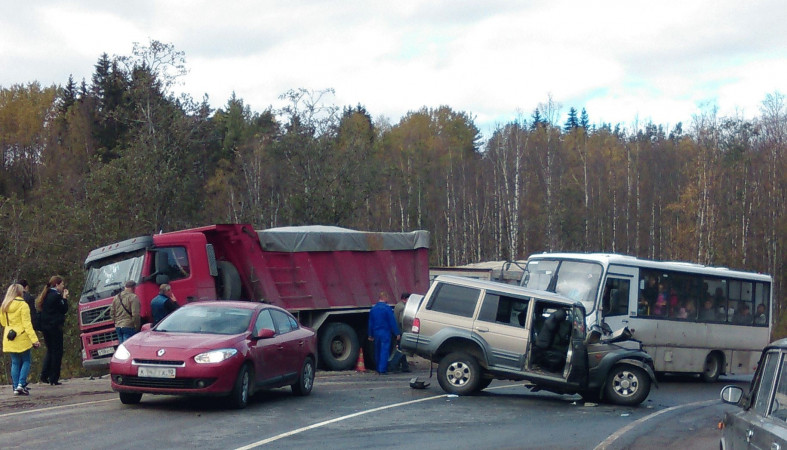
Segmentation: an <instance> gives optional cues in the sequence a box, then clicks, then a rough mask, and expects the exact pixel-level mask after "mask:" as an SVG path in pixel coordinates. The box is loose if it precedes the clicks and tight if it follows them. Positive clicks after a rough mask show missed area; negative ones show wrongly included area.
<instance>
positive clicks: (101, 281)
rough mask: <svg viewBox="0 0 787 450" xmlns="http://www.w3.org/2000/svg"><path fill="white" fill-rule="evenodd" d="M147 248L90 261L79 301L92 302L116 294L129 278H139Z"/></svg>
mask: <svg viewBox="0 0 787 450" xmlns="http://www.w3.org/2000/svg"><path fill="white" fill-rule="evenodd" d="M144 257H145V250H138V251H136V252H132V253H121V254H119V255H115V256H112V257H110V258H106V259H100V260H96V261H93V262H91V263H90V266H89V267H88V269H87V276H86V277H85V287H84V290H83V291H82V296H81V298H80V299H79V303H90V302H93V301H96V300H100V299H102V298H107V297H111V296H113V295H115V294H116V293H117V292H120V290H121V289H122V288H123V283H125V282H126V281H128V280H139V278H140V276H141V274H142V261H143V258H144Z"/></svg>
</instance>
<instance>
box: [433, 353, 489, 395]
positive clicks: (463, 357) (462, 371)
mask: <svg viewBox="0 0 787 450" xmlns="http://www.w3.org/2000/svg"><path fill="white" fill-rule="evenodd" d="M437 381H439V382H440V387H441V388H443V390H444V391H445V392H448V393H449V394H457V395H470V394H472V393H473V392H475V391H477V390H478V386H479V383H480V382H481V368H480V367H479V366H478V362H477V361H476V360H475V358H473V357H472V356H470V355H468V354H467V353H462V352H455V353H451V354H449V355H447V356H445V357H443V359H441V360H440V364H439V365H438V367H437Z"/></svg>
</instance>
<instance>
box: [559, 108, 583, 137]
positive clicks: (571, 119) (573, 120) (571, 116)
mask: <svg viewBox="0 0 787 450" xmlns="http://www.w3.org/2000/svg"><path fill="white" fill-rule="evenodd" d="M575 128H579V121H578V120H577V110H576V109H575V108H574V107H573V106H572V107H571V109H569V110H568V119H566V123H565V125H563V131H565V132H566V133H568V132H569V131H571V130H573V129H575Z"/></svg>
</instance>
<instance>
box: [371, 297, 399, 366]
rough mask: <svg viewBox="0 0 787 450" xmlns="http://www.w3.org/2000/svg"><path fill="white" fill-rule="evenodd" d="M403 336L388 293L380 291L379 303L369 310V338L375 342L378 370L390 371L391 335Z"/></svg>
mask: <svg viewBox="0 0 787 450" xmlns="http://www.w3.org/2000/svg"><path fill="white" fill-rule="evenodd" d="M394 335H395V336H396V340H397V341H398V340H399V338H400V337H401V333H400V332H399V326H398V325H397V324H396V318H395V317H394V313H393V310H392V309H391V305H389V304H388V294H387V293H386V292H384V291H383V292H380V296H379V297H378V300H377V304H376V305H374V306H372V309H370V310H369V340H370V341H372V342H374V360H375V361H377V372H379V373H381V374H383V373H386V372H388V354H389V353H390V352H391V336H394Z"/></svg>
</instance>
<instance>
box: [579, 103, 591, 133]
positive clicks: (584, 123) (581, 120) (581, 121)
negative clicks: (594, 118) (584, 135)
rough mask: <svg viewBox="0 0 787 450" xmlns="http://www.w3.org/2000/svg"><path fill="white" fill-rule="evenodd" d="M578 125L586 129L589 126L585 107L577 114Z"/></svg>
mask: <svg viewBox="0 0 787 450" xmlns="http://www.w3.org/2000/svg"><path fill="white" fill-rule="evenodd" d="M579 126H580V127H582V128H584V129H585V130H588V128H589V127H590V118H589V117H588V112H587V111H586V110H585V108H582V114H580V115H579Z"/></svg>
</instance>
